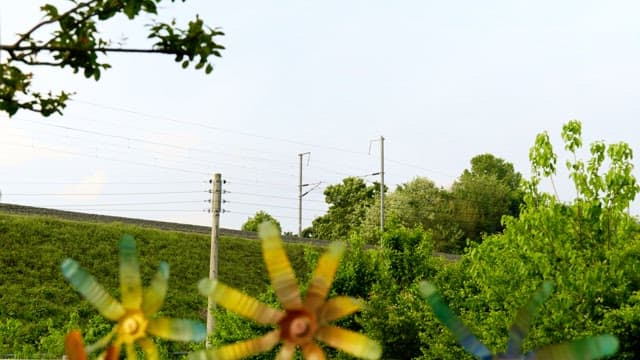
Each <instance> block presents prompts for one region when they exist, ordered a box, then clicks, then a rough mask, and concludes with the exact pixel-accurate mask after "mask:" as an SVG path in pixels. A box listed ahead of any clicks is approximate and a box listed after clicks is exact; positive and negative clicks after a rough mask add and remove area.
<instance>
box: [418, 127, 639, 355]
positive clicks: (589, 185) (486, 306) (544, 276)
mask: <svg viewBox="0 0 640 360" xmlns="http://www.w3.org/2000/svg"><path fill="white" fill-rule="evenodd" d="M580 130H581V129H580V123H579V122H577V121H572V122H570V123H568V124H567V125H565V126H564V128H563V139H564V141H565V149H567V150H568V151H569V154H570V157H571V158H572V160H569V161H567V166H568V168H569V171H570V176H571V178H572V179H573V181H574V184H575V186H576V192H577V198H576V199H575V200H574V201H572V202H570V203H561V202H559V201H558V200H557V198H556V196H552V195H550V194H547V193H542V192H540V191H539V190H538V184H539V183H540V181H541V179H542V178H543V177H551V176H553V175H554V174H555V171H556V167H555V166H556V163H557V159H558V156H557V155H556V154H555V153H554V151H553V147H552V146H551V142H550V141H549V137H548V135H547V134H546V133H545V134H541V135H538V137H537V138H536V143H535V145H534V147H533V148H532V150H531V152H530V156H531V163H532V167H533V169H532V170H533V171H532V173H533V177H532V179H531V180H530V181H528V182H527V183H526V184H525V187H524V188H525V189H526V192H525V196H524V201H525V204H524V206H523V207H522V211H521V212H520V215H519V217H518V218H514V217H507V218H505V219H504V233H503V234H496V235H492V236H489V237H487V238H485V240H484V242H483V243H482V244H481V245H478V246H475V247H474V248H472V249H471V250H470V252H469V253H468V254H467V255H466V256H465V259H464V260H463V263H464V265H461V266H462V267H461V268H460V270H461V273H460V274H458V275H457V276H458V277H460V280H458V281H459V284H460V287H459V288H457V289H456V288H453V289H449V290H445V291H443V294H444V296H445V298H446V300H447V301H450V303H451V304H452V308H454V311H456V312H457V313H458V314H461V317H462V318H463V321H464V322H465V323H466V324H475V326H476V328H475V329H473V331H474V332H475V333H476V334H478V337H479V338H480V340H481V341H482V342H484V343H485V344H486V345H487V346H488V347H489V348H491V349H496V351H500V350H502V349H504V348H505V346H506V337H507V334H506V330H505V329H506V326H507V325H508V324H509V323H510V321H511V319H512V318H513V316H514V311H515V309H517V308H519V307H520V306H522V301H523V299H526V298H527V296H528V295H527V294H530V293H531V292H533V291H534V290H535V288H536V286H537V285H538V284H539V283H540V282H541V281H542V280H552V281H553V282H554V283H555V284H557V290H556V291H555V292H554V293H553V294H552V296H551V297H550V299H549V300H548V301H547V302H545V304H544V305H543V306H542V307H541V309H540V313H539V315H538V316H537V318H536V320H534V324H533V328H532V331H531V333H530V334H529V336H528V338H527V341H526V342H525V348H526V349H532V348H537V347H540V346H543V345H547V344H551V343H559V342H564V341H566V340H570V339H575V338H579V337H584V336H588V335H594V334H599V333H612V334H614V335H617V336H618V337H619V338H620V343H621V344H622V351H621V353H620V354H619V355H618V356H617V358H620V359H631V358H638V355H639V354H638V349H639V347H638V346H637V344H638V342H637V333H635V334H634V333H633V329H637V327H638V317H637V316H635V315H632V311H633V310H637V306H638V305H637V297H636V295H635V294H637V293H638V291H639V290H640V272H638V268H639V266H640V265H639V264H640V251H639V249H640V233H639V232H638V225H637V222H636V221H635V220H634V219H633V218H631V217H630V216H629V215H628V214H627V211H626V209H627V207H628V206H629V203H630V201H631V200H633V199H634V197H635V195H636V194H637V192H638V190H639V189H638V185H637V183H636V180H635V178H633V176H632V174H631V168H632V163H631V150H630V148H629V147H628V145H626V144H624V143H619V144H612V145H606V144H604V143H602V142H597V143H594V144H592V145H591V148H590V149H591V158H590V159H589V160H587V161H582V160H578V156H577V153H578V151H579V149H580V147H581V146H582V140H581V136H580V135H581V134H580ZM604 164H607V165H608V168H604ZM447 284H448V283H446V282H444V281H441V282H440V283H438V286H443V285H445V286H446V285H447ZM431 336H433V332H430V333H425V334H424V337H423V339H425V340H426V339H430V338H431ZM634 345H635V346H634ZM423 351H424V352H425V354H426V355H427V356H426V357H425V358H433V357H431V356H432V355H433V352H432V351H431V350H430V349H429V348H426V347H425V348H424V349H423ZM445 358H449V357H445Z"/></svg>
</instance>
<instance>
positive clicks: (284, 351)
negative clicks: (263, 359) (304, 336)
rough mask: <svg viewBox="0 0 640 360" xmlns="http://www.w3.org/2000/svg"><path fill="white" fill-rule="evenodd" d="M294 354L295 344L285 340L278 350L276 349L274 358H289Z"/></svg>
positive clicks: (288, 359) (278, 359)
mask: <svg viewBox="0 0 640 360" xmlns="http://www.w3.org/2000/svg"><path fill="white" fill-rule="evenodd" d="M295 354H296V344H294V343H290V342H285V343H284V344H282V347H281V348H280V351H278V355H276V360H291V359H293V356H294V355H295Z"/></svg>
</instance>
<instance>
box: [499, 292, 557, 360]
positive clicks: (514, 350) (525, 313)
mask: <svg viewBox="0 0 640 360" xmlns="http://www.w3.org/2000/svg"><path fill="white" fill-rule="evenodd" d="M551 291H553V283H552V282H551V281H545V282H543V283H542V285H541V286H540V288H538V290H537V291H536V292H535V293H534V294H533V296H532V297H531V299H530V300H529V302H528V303H527V305H526V306H523V307H522V308H521V309H520V310H519V311H518V314H517V315H516V319H515V320H514V322H513V325H511V328H510V329H509V342H508V343H507V354H509V355H513V356H519V355H521V351H522V340H523V339H524V338H525V337H526V336H527V333H528V332H529V325H530V324H531V318H532V317H533V315H534V314H535V312H536V310H537V309H538V307H539V306H540V305H541V304H542V303H543V302H544V301H545V300H546V299H547V298H548V297H549V295H550V294H551Z"/></svg>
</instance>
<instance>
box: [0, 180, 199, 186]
mask: <svg viewBox="0 0 640 360" xmlns="http://www.w3.org/2000/svg"><path fill="white" fill-rule="evenodd" d="M200 183H202V184H206V183H207V182H206V181H204V180H203V181H101V182H100V184H103V185H175V184H200ZM0 184H20V185H85V184H86V185H90V184H91V183H90V182H86V181H84V182H82V181H0Z"/></svg>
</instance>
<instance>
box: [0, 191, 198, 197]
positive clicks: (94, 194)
mask: <svg viewBox="0 0 640 360" xmlns="http://www.w3.org/2000/svg"><path fill="white" fill-rule="evenodd" d="M206 192H207V191H206V190H200V191H158V192H122V193H120V192H117V193H3V195H5V196H136V195H170V194H197V193H206Z"/></svg>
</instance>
